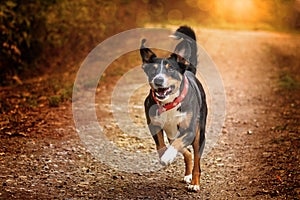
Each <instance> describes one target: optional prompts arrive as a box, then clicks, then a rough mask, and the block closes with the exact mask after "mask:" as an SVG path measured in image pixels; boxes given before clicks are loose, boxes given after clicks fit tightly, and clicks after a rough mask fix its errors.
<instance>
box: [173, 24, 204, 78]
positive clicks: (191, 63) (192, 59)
mask: <svg viewBox="0 0 300 200" xmlns="http://www.w3.org/2000/svg"><path fill="white" fill-rule="evenodd" d="M170 37H172V38H174V39H176V40H180V39H182V41H181V42H180V43H179V44H178V45H177V46H176V48H175V50H174V52H175V53H176V54H180V56H182V52H184V53H183V54H184V59H185V60H186V61H187V62H188V65H187V67H186V70H188V71H191V72H192V73H193V74H196V70H197V64H198V63H197V43H196V34H195V32H194V30H193V29H192V28H190V27H188V26H180V27H179V28H178V29H177V30H176V31H175V33H174V34H173V35H170ZM182 50H184V51H182Z"/></svg>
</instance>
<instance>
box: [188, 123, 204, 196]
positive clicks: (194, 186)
mask: <svg viewBox="0 0 300 200" xmlns="http://www.w3.org/2000/svg"><path fill="white" fill-rule="evenodd" d="M193 149H194V167H193V172H192V182H191V184H190V185H189V186H188V190H190V191H195V192H197V191H199V190H200V174H201V168H200V156H201V154H200V130H199V127H198V128H197V131H196V137H195V140H194V142H193Z"/></svg>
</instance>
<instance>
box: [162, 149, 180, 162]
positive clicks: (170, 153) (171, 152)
mask: <svg viewBox="0 0 300 200" xmlns="http://www.w3.org/2000/svg"><path fill="white" fill-rule="evenodd" d="M177 153H178V151H177V150H176V149H175V148H174V147H173V146H170V147H169V148H168V149H167V150H166V151H165V153H164V155H162V157H161V158H160V163H161V164H162V165H164V166H166V165H169V164H171V163H172V162H173V161H174V159H175V157H176V155H177Z"/></svg>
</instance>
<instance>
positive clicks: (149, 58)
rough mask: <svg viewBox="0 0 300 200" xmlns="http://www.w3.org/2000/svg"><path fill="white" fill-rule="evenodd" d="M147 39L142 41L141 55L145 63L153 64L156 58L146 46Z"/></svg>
mask: <svg viewBox="0 0 300 200" xmlns="http://www.w3.org/2000/svg"><path fill="white" fill-rule="evenodd" d="M145 42H146V39H142V42H141V47H140V54H141V57H142V60H143V63H152V62H153V60H154V58H156V55H155V53H153V51H151V50H150V49H149V48H147V47H145V46H144V44H145Z"/></svg>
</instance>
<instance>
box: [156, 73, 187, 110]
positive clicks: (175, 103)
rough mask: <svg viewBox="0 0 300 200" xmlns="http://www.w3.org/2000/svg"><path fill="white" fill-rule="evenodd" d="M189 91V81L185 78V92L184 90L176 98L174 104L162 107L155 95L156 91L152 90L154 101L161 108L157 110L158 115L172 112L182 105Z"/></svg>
mask: <svg viewBox="0 0 300 200" xmlns="http://www.w3.org/2000/svg"><path fill="white" fill-rule="evenodd" d="M188 89H189V84H188V79H187V77H186V76H184V85H183V90H182V92H181V94H180V95H179V96H178V97H176V98H175V99H174V101H173V102H170V103H166V104H164V105H161V102H160V101H159V100H158V99H157V98H156V96H155V94H154V90H152V97H153V99H154V101H155V102H156V103H157V105H159V108H158V110H157V111H158V114H161V113H163V112H165V111H168V110H171V109H172V108H174V107H176V106H177V105H178V104H179V103H181V102H182V100H183V99H184V98H185V96H186V94H187V92H188Z"/></svg>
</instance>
